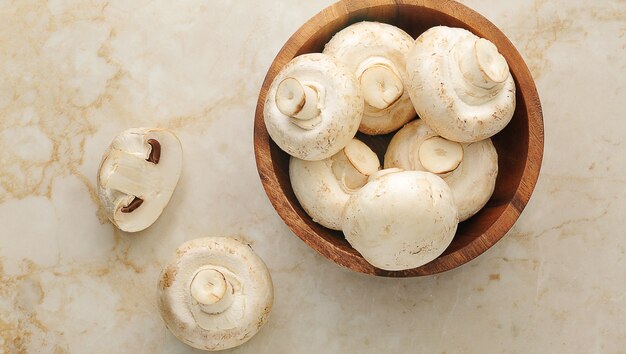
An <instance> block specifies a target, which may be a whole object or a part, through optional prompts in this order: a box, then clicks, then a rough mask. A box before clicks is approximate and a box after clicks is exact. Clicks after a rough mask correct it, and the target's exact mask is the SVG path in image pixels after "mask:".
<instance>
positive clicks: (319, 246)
mask: <svg viewBox="0 0 626 354" xmlns="http://www.w3.org/2000/svg"><path fill="white" fill-rule="evenodd" d="M381 6H395V7H396V8H398V7H399V6H413V7H422V8H425V9H429V10H433V11H436V12H439V13H442V14H444V15H447V16H449V17H452V18H454V19H456V20H458V21H460V22H463V23H464V24H465V25H466V26H468V27H470V28H472V31H473V32H474V33H476V34H478V35H480V36H481V37H488V38H489V39H490V40H491V41H492V42H494V44H496V46H497V47H498V48H501V49H502V48H506V50H505V51H506V52H507V53H508V56H507V61H509V62H515V63H516V66H515V68H516V71H515V79H516V81H517V87H518V88H519V91H520V97H521V98H522V99H523V100H524V103H525V105H526V112H527V114H526V115H527V119H528V152H527V157H526V160H525V165H524V167H523V172H522V175H521V178H520V181H519V184H518V185H517V188H516V190H515V193H514V195H513V197H512V199H511V201H510V202H508V203H507V205H506V207H505V208H504V210H503V212H502V214H501V215H500V216H499V217H498V218H497V219H496V220H495V221H494V222H493V224H492V225H491V226H490V227H489V228H488V229H487V230H486V231H485V232H484V233H483V234H481V235H480V236H478V237H476V239H474V240H473V241H471V242H470V243H469V244H467V245H466V246H464V247H462V248H460V249H459V250H456V251H454V252H451V253H448V254H446V255H442V256H440V257H438V258H437V259H435V260H434V261H432V262H430V263H427V264H425V265H423V266H421V267H418V268H413V269H408V270H404V271H385V270H381V269H379V268H376V267H374V266H372V265H371V264H369V263H367V262H366V261H365V260H364V259H363V258H362V257H360V255H355V254H354V253H350V252H348V250H346V249H343V248H341V247H337V246H336V245H333V244H332V243H330V242H328V241H326V240H324V239H323V238H322V237H321V236H320V235H319V234H318V233H317V231H315V230H314V229H312V228H311V227H310V226H309V225H307V224H306V223H305V222H304V221H303V220H302V219H301V217H300V215H299V214H298V213H297V212H296V210H295V209H294V208H293V207H292V205H291V203H290V202H289V200H288V199H287V196H286V195H285V194H284V193H281V192H280V191H281V188H280V183H279V181H278V177H277V174H276V172H275V171H274V169H273V162H272V158H271V154H270V138H269V134H268V132H267V130H266V128H265V123H264V119H263V107H264V104H265V98H266V93H267V89H268V88H269V86H270V84H271V82H272V80H273V79H274V77H275V76H276V75H277V74H278V72H279V71H280V69H281V68H282V67H283V66H284V65H286V64H287V63H288V62H289V61H290V60H291V59H293V58H294V57H295V56H296V54H297V52H298V51H299V50H300V48H301V47H302V46H303V45H304V44H305V43H307V41H308V40H310V39H311V38H312V37H313V36H314V35H315V34H316V33H317V32H318V31H319V30H320V29H322V28H323V27H324V26H326V25H327V24H328V23H332V22H334V21H339V20H341V19H342V18H344V17H347V16H348V15H349V14H350V13H352V12H355V11H363V10H366V9H369V8H374V7H381ZM371 20H373V21H375V19H371ZM485 34H488V35H487V36H486V35H485ZM543 148H544V126H543V113H542V109H541V103H540V100H539V95H538V93H537V89H536V86H535V83H534V80H533V78H532V76H531V73H530V71H529V69H528V66H527V65H526V62H525V61H524V60H523V58H522V57H521V55H520V54H519V52H518V51H517V49H516V48H515V46H514V45H513V44H512V43H511V41H510V40H509V39H508V38H507V37H506V35H505V34H504V33H503V32H502V31H500V30H499V29H498V28H497V27H496V26H495V25H494V24H493V23H491V22H490V21H489V20H487V19H486V18H485V17H483V16H482V15H480V14H479V13H477V12H475V11H474V10H472V9H470V8H469V7H467V6H465V5H462V4H460V3H458V2H456V1H454V0H438V1H432V0H374V1H355V0H341V1H338V2H336V3H334V4H332V5H330V6H328V7H327V8H325V9H324V10H322V11H320V12H319V13H318V14H317V15H315V16H313V17H312V18H311V19H309V20H308V21H307V22H305V23H304V24H303V25H302V26H301V27H300V28H299V29H298V30H296V32H294V34H293V35H292V36H291V37H290V38H289V39H288V40H287V42H286V43H285V44H284V46H283V47H282V49H281V50H280V51H279V52H278V54H277V55H276V57H275V58H274V60H273V62H272V64H271V66H270V68H269V69H268V72H267V74H266V77H265V79H264V81H263V85H262V86H261V90H260V94H259V98H258V101H257V106H256V112H255V120H254V154H255V160H256V164H257V171H258V173H259V177H260V179H261V182H262V184H263V188H264V190H265V193H266V194H267V196H268V198H269V200H270V202H271V203H272V205H273V207H274V209H275V210H276V212H277V213H278V214H279V216H280V217H281V218H282V219H283V221H284V222H285V224H286V225H287V226H288V227H289V228H290V229H291V231H292V232H293V233H294V234H295V235H296V236H298V238H300V239H301V240H302V241H304V242H305V243H306V244H307V245H308V246H310V247H311V248H313V249H314V250H315V251H316V252H318V253H319V254H321V255H322V256H324V257H326V258H328V259H330V260H332V261H333V262H335V263H337V264H339V265H341V266H343V267H346V268H349V269H351V270H353V271H357V272H360V273H365V274H371V275H377V276H386V277H414V276H425V275H433V274H437V273H441V272H445V271H448V270H451V269H454V268H457V267H459V266H461V265H463V264H465V263H467V262H469V261H471V260H472V259H474V258H476V257H478V256H479V255H481V254H482V253H484V252H485V251H487V250H488V249H489V248H490V247H492V246H493V245H494V244H495V243H496V242H498V241H499V240H500V239H501V238H502V237H504V235H506V233H508V231H509V230H510V229H511V227H512V226H513V224H515V222H516V221H517V219H518V218H519V216H520V214H521V213H522V211H523V210H524V208H525V206H526V205H527V204H528V201H529V200H530V196H531V195H532V192H533V190H534V188H535V186H536V183H537V180H538V178H539V171H540V169H541V163H542V159H543Z"/></svg>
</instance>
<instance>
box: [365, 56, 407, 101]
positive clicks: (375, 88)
mask: <svg viewBox="0 0 626 354" xmlns="http://www.w3.org/2000/svg"><path fill="white" fill-rule="evenodd" d="M359 81H360V82H361V89H362V90H363V98H364V99H365V103H367V104H368V105H369V106H371V107H374V108H376V109H379V110H383V109H386V108H388V107H389V106H391V105H392V104H394V103H396V102H397V101H398V100H399V99H400V97H402V94H403V93H404V86H403V84H402V80H401V79H400V78H399V77H398V75H397V74H396V73H395V72H394V71H393V70H392V69H391V67H389V66H388V65H385V64H374V65H371V66H368V67H367V68H366V69H365V70H363V72H362V74H361V76H360V78H359Z"/></svg>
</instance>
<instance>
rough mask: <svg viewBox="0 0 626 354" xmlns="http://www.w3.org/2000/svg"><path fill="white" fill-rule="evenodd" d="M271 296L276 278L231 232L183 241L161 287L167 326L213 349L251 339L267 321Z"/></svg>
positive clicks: (196, 344) (192, 342) (160, 301)
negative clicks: (227, 234) (273, 278)
mask: <svg viewBox="0 0 626 354" xmlns="http://www.w3.org/2000/svg"><path fill="white" fill-rule="evenodd" d="M273 301H274V287H273V285H272V278H271V276H270V273H269V271H268V269H267V267H266V265H265V263H263V260H261V258H260V257H259V256H257V255H256V254H255V253H254V251H253V250H252V248H251V247H250V246H249V245H247V244H244V243H242V242H240V241H238V240H236V239H234V238H230V237H207V238H200V239H196V240H192V241H188V242H186V243H184V244H182V245H181V246H180V247H179V248H178V249H177V250H176V253H175V255H174V258H173V259H172V260H171V261H170V263H169V264H167V265H166V266H165V267H164V268H163V271H162V272H161V277H160V279H159V283H158V287H157V304H158V307H159V312H160V314H161V318H162V319H163V321H164V322H165V324H166V326H167V328H168V329H169V330H170V331H171V332H172V334H174V336H176V337H177V338H178V339H179V340H180V341H182V342H183V343H185V344H187V345H190V346H192V347H194V348H197V349H202V350H209V351H217V350H224V349H229V348H233V347H236V346H239V345H241V344H243V343H245V342H247V341H248V340H250V338H252V337H253V336H254V335H255V334H256V333H257V332H258V331H259V330H260V329H261V327H262V326H263V325H264V324H265V322H266V321H267V318H268V316H269V313H270V311H271V309H272V303H273Z"/></svg>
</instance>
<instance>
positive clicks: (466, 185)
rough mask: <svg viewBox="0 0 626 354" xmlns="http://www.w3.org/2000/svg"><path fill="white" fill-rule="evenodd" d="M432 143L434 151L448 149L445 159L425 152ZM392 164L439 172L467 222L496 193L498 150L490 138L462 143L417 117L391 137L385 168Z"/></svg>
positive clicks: (411, 168) (462, 219)
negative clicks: (447, 136) (444, 134)
mask: <svg viewBox="0 0 626 354" xmlns="http://www.w3.org/2000/svg"><path fill="white" fill-rule="evenodd" d="M432 142H435V144H434V147H435V149H434V150H436V148H437V147H444V148H445V149H446V156H445V157H444V158H441V157H439V156H435V154H431V153H426V152H427V151H433V143H432ZM429 145H430V146H429ZM457 146H460V148H461V151H460V152H459V151H458V150H457ZM424 157H426V158H427V160H424ZM455 165H456V166H455ZM453 166H455V167H453ZM391 167H397V168H402V169H405V170H414V171H428V172H432V173H439V176H440V177H442V178H443V180H444V181H446V183H447V184H448V185H449V186H450V189H451V190H452V194H453V195H454V200H455V203H456V205H457V208H458V210H459V220H460V221H465V220H467V219H469V218H470V217H472V216H473V215H474V214H476V213H477V212H478V211H479V210H480V209H482V208H483V207H484V206H485V204H487V202H488V201H489V198H491V195H492V194H493V191H494V189H495V185H496V178H497V176H498V153H497V152H496V149H495V147H494V146H493V143H492V142H491V139H485V140H481V141H479V142H475V143H463V144H459V143H456V142H450V141H448V140H446V139H444V138H442V137H440V136H438V135H437V133H435V131H434V130H432V129H430V128H429V127H428V125H426V124H425V123H424V122H423V121H422V120H419V119H418V120H415V121H413V122H411V123H409V124H407V125H406V126H405V127H404V128H402V129H400V130H399V131H398V132H397V133H396V135H394V137H393V138H392V139H391V142H390V143H389V146H388V148H387V152H386V153H385V168H391ZM452 167H453V168H452Z"/></svg>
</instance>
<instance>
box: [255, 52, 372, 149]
mask: <svg viewBox="0 0 626 354" xmlns="http://www.w3.org/2000/svg"><path fill="white" fill-rule="evenodd" d="M363 108H364V102H363V96H362V95H361V91H360V87H359V83H358V82H357V79H356V77H355V76H354V75H353V74H352V73H351V72H350V71H349V70H348V69H347V68H345V67H344V66H343V65H341V64H338V63H337V61H336V60H335V59H334V58H332V57H330V56H328V55H324V54H321V53H314V54H305V55H301V56H299V57H296V58H294V59H293V60H292V61H291V62H289V63H288V64H287V65H285V67H284V68H283V69H282V70H281V72H280V73H279V74H278V75H277V76H276V77H275V78H274V81H272V84H271V85H270V88H269V90H268V93H267V98H266V100H265V106H264V109H263V117H264V120H265V126H266V128H267V131H268V133H269V135H270V137H271V138H272V140H274V142H275V143H276V144H277V145H278V146H279V147H280V148H281V149H282V150H283V151H285V152H286V153H288V154H289V155H291V156H294V157H297V158H299V159H302V160H308V161H319V160H323V159H326V158H328V157H330V156H332V155H334V154H336V153H337V152H338V151H339V150H341V149H343V148H344V147H345V146H346V144H347V143H348V142H349V141H350V140H351V139H352V138H353V137H354V135H355V134H356V132H357V130H358V128H359V124H360V122H361V119H362V117H363Z"/></svg>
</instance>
